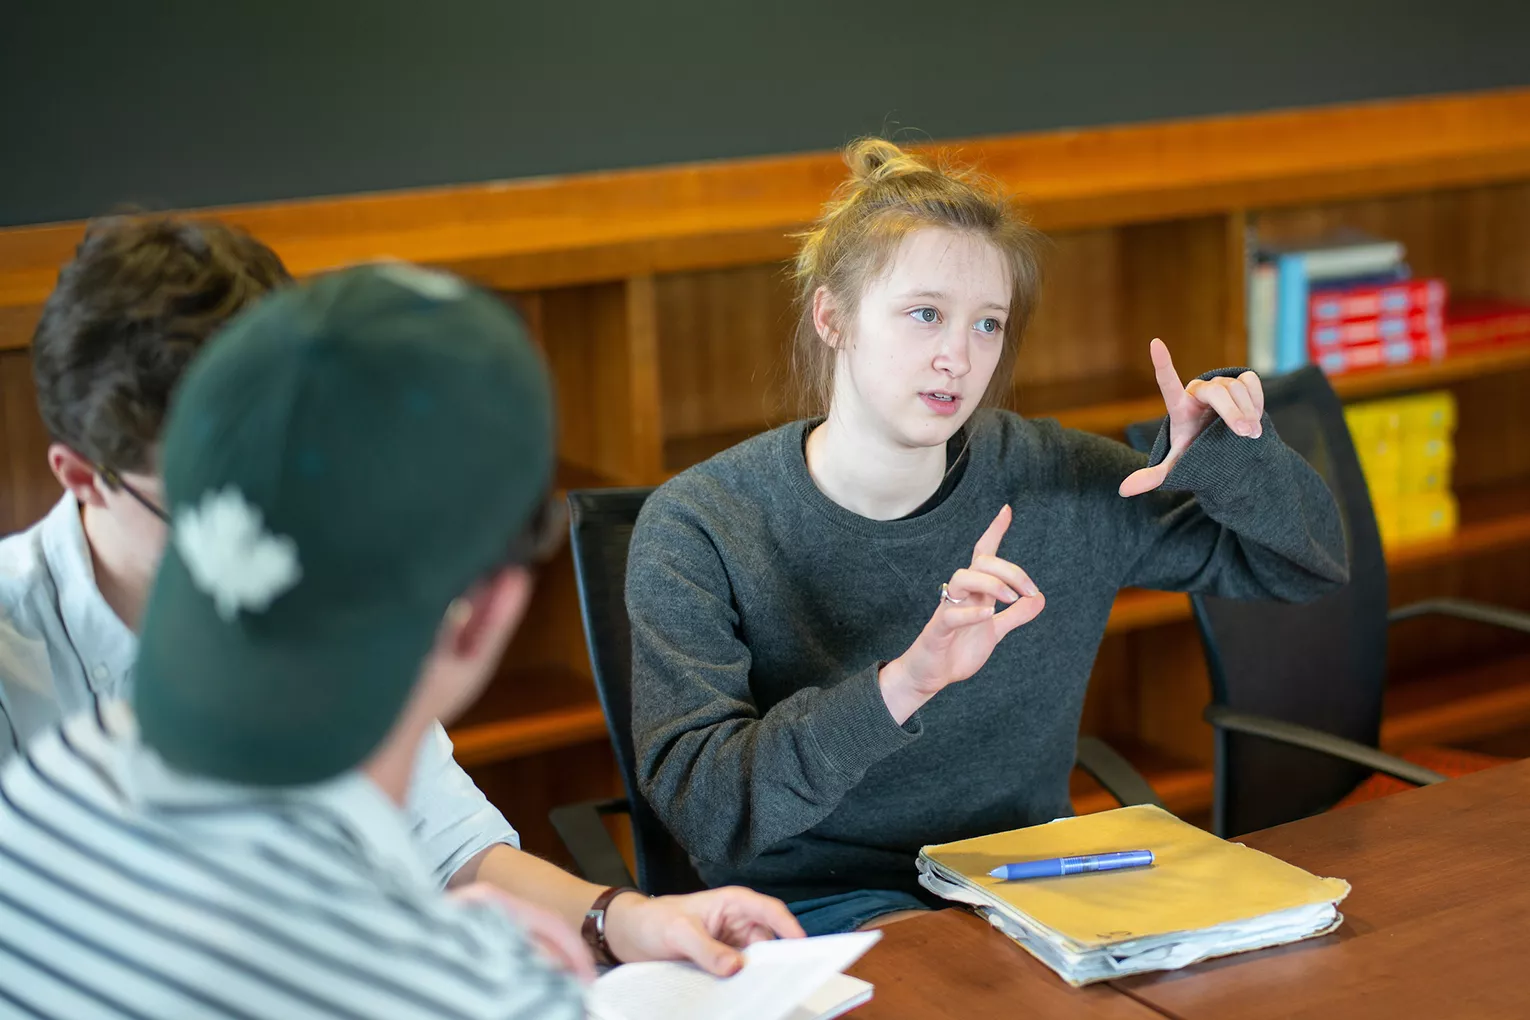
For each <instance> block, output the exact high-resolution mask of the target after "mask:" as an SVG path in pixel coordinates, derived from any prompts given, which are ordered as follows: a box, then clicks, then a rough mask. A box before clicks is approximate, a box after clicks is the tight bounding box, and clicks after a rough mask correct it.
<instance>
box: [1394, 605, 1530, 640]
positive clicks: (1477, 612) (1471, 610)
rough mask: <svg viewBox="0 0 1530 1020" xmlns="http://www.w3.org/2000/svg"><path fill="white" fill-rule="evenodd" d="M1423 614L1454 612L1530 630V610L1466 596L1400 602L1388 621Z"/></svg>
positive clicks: (1460, 616)
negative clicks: (1490, 603)
mask: <svg viewBox="0 0 1530 1020" xmlns="http://www.w3.org/2000/svg"><path fill="white" fill-rule="evenodd" d="M1420 616H1454V617H1455V618H1456V619H1458V620H1473V621H1475V622H1477V623H1490V624H1492V625H1493V626H1495V627H1505V628H1507V629H1509V630H1517V631H1519V632H1520V633H1521V634H1530V613H1522V612H1520V611H1518V610H1516V609H1505V608H1504V607H1503V606H1490V605H1487V604H1486V603H1484V602H1470V601H1468V600H1466V599H1425V600H1424V601H1422V602H1414V603H1411V604H1410V605H1406V606H1399V607H1398V608H1396V609H1394V610H1392V611H1391V612H1390V613H1388V614H1387V623H1389V624H1392V623H1399V622H1401V621H1403V620H1413V619H1417V618H1418V617H1420Z"/></svg>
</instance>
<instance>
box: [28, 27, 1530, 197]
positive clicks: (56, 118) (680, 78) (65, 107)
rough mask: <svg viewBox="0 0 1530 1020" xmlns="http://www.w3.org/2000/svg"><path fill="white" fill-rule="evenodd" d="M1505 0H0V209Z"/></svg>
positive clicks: (407, 157) (1513, 48)
mask: <svg viewBox="0 0 1530 1020" xmlns="http://www.w3.org/2000/svg"><path fill="white" fill-rule="evenodd" d="M1527 42H1530V2H1525V0H1498V2H1489V0H1453V2H1440V0H1427V2H1425V0H1388V2H1373V0H1349V2H1347V0H1328V2H1326V3H1317V2H1312V0H1274V2H1272V0H1260V2H1251V0H1163V2H1153V0H1047V2H1045V3H1038V2H1026V0H943V2H942V0H620V2H591V0H539V2H537V3H517V2H514V0H411V2H405V0H306V2H294V0H265V2H262V3H259V4H256V3H251V2H247V0H196V2H183V0H131V2H130V0H111V2H105V0H98V2H96V3H85V4H81V3H73V4H71V3H68V2H64V0H53V2H51V3H50V2H46V0H0V224H15V223H26V222H39V221H46V220H53V219H68V218H75V217H81V216H87V215H91V214H94V213H98V212H102V211H106V210H109V209H110V208H112V207H113V206H114V205H117V204H119V203H124V202H131V203H138V204H144V205H149V206H155V207H176V206H195V205H207V204H217V203H227V202H245V201H256V200H266V199H281V198H292V197H299V196H307V195H324V194H336V193H345V192H354V191H366V190H377V189H388V188H400V187H411V186H417V185H426V184H440V183H449V182H459V181H477V180H490V179H495V178H502V177H521V176H527V175H533V174H547V173H560V172H567V171H577V170H591V169H603V168H615V167H624V166H635V165H641V164H653V163H665V162H675V161H684V160H695V159H704V158H709V157H726V156H744V155H754V154H763V153H779V152H789V151H794V150H809V149H823V148H828V147H832V146H835V145H838V144H840V143H842V142H844V141H845V140H847V139H848V138H851V137H853V136H855V135H857V134H861V133H865V132H875V131H889V130H902V131H904V132H905V136H906V137H927V136H933V137H936V138H942V137H956V136H963V135H974V134H988V133H1003V132H1012V131H1025V130H1035V129H1040V128H1051V127H1060V126H1075V125H1078V126H1081V125H1091V124H1101V123H1109V122H1117V121H1134V120H1145V119H1155V118H1161V117H1172V116H1183V115H1195V114H1206V113H1215V112H1235V111H1247V110H1259V109H1268V108H1273V107H1283V106H1300V105H1308V104H1315V103H1326V102H1337V101H1346V100H1357V99H1368V98H1375V97H1382V96H1401V95H1413V94H1419V93H1428V92H1443V91H1453V90H1462V89H1476V88H1488V87H1497V86H1506V85H1526V84H1530V55H1527V54H1530V46H1527Z"/></svg>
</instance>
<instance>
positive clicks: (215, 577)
mask: <svg viewBox="0 0 1530 1020" xmlns="http://www.w3.org/2000/svg"><path fill="white" fill-rule="evenodd" d="M161 461H162V467H163V472H164V482H165V493H166V497H167V500H168V503H169V507H170V515H171V518H172V525H171V532H170V541H169V543H168V544H167V547H166V550H165V555H164V559H163V561H162V563H161V565H160V569H159V573H158V575H157V577H156V579H155V582H154V588H153V591H152V593H151V595H150V598H149V603H148V607H147V610H146V612H145V616H144V621H143V634H142V642H141V645H140V651H139V659H138V665H137V669H136V681H135V689H134V708H135V711H136V713H137V716H138V722H139V730H140V734H141V736H142V739H143V741H144V742H145V743H146V744H148V745H149V746H151V747H153V748H154V749H155V750H156V751H158V752H159V754H160V755H161V756H162V757H163V758H164V759H165V761H166V762H167V763H169V764H170V765H172V766H174V767H176V768H178V769H181V770H182V771H186V772H191V773H195V774H198V775H206V776H212V777H217V778H221V779H226V780H230V781H234V782H241V783H249V784H256V785H266V786H278V785H291V784H300V783H312V782H318V781H320V780H323V779H326V778H329V777H331V776H334V775H337V774H339V773H341V772H343V771H345V770H347V769H350V768H353V767H355V766H357V765H359V764H360V763H361V762H363V761H364V760H365V759H366V758H367V757H368V756H369V755H370V754H371V753H372V752H373V751H374V750H375V749H376V748H377V746H378V745H379V744H380V743H381V742H382V740H383V738H384V737H385V736H386V735H387V733H388V732H389V730H390V729H392V727H393V725H394V723H395V722H396V721H397V719H398V717H399V714H400V712H401V710H402V709H403V707H404V705H405V703H406V702H407V700H408V698H409V696H410V694H411V692H412V690H413V688H414V685H415V681H416V679H417V677H418V676H419V673H420V668H421V665H422V662H423V660H424V659H425V657H426V656H427V654H428V652H429V650H430V648H431V647H432V645H433V643H434V641H435V637H436V634H437V632H438V629H439V627H440V625H441V621H442V618H443V616H444V615H445V614H446V611H447V608H448V607H449V606H450V605H451V603H452V600H453V599H455V598H456V597H457V596H459V595H462V594H463V593H464V592H466V591H467V590H469V589H470V588H471V587H472V585H473V584H474V583H475V582H476V581H478V580H481V579H483V578H485V577H487V576H489V575H490V574H492V572H493V571H494V570H496V569H497V568H501V567H504V566H506V565H508V564H509V563H510V562H512V561H513V559H514V558H515V552H514V550H515V545H516V542H517V540H518V538H519V537H520V536H522V535H523V534H524V533H525V531H526V529H527V528H528V526H529V525H530V524H531V522H533V521H534V520H535V519H537V516H538V515H539V513H540V512H541V511H542V510H543V509H544V508H545V505H546V501H547V498H548V494H549V490H550V488H551V485H552V479H553V471H554V464H555V452H554V412H553V399H552V394H551V391H550V387H549V383H548V377H547V372H546V368H545V366H544V365H543V363H542V359H541V357H540V356H539V354H538V352H537V350H536V348H535V347H534V346H533V344H532V343H531V341H530V339H529V338H528V336H527V333H526V330H525V327H524V326H523V324H522V323H521V321H520V319H519V318H517V316H516V315H515V314H514V313H513V312H512V311H511V310H510V309H509V308H508V307H507V306H506V305H505V304H504V302H502V301H501V300H499V299H498V298H496V297H494V296H493V295H491V294H489V293H487V292H485V291H482V290H479V289H477V288H476V287H473V286H470V285H469V284H466V283H464V282H463V281H462V280H460V279H458V278H456V277H454V276H450V275H447V274H444V273H437V272H433V271H429V270H425V269H421V268H418V267H415V266H412V265H408V264H404V263H384V264H378V265H372V266H365V267H360V268H355V269H349V270H345V271H341V272H337V273H333V274H331V275H328V276H324V277H321V278H319V279H317V280H315V281H313V282H310V283H307V284H305V285H302V286H299V287H294V288H290V289H288V290H285V291H282V292H279V293H277V294H274V295H272V296H271V297H268V298H266V299H264V300H263V301H261V302H260V303H259V304H257V305H256V306H255V307H254V308H252V309H250V310H249V311H247V312H245V313H244V314H242V315H241V316H239V317H238V318H236V319H235V320H234V321H233V322H231V323H230V324H229V325H228V326H227V327H226V328H225V329H224V331H223V332H222V333H221V334H219V336H218V337H216V338H215V339H214V340H213V341H212V342H211V343H210V344H209V345H208V347H207V349H206V351H204V352H203V353H202V354H201V355H200V356H199V357H198V358H197V359H196V361H195V362H194V363H193V365H192V367H191V369H190V370H189V371H188V373H187V375H186V377H185V378H184V380H183V381H182V383H181V386H180V389H179V390H178V391H177V394H176V397H175V399H174V401H173V402H172V408H171V412H170V416H169V420H168V422H167V424H166V429H165V436H164V442H163V449H162V453H161Z"/></svg>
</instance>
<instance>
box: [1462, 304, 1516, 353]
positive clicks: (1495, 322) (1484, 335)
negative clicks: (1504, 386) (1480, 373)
mask: <svg viewBox="0 0 1530 1020" xmlns="http://www.w3.org/2000/svg"><path fill="white" fill-rule="evenodd" d="M1445 328H1446V330H1447V331H1448V332H1449V334H1450V349H1451V352H1452V353H1457V354H1459V353H1463V352H1466V351H1479V350H1484V349H1486V348H1490V347H1505V346H1509V345H1511V344H1523V343H1530V304H1527V303H1526V302H1523V301H1507V300H1504V299H1503V298H1494V297H1477V296H1471V297H1463V298H1458V299H1454V300H1452V301H1451V302H1450V310H1449V311H1448V312H1447V313H1446V316H1445Z"/></svg>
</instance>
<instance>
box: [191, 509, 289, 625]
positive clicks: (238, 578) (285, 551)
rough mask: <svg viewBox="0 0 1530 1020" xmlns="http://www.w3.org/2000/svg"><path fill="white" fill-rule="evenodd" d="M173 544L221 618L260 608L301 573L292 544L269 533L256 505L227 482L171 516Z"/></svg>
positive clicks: (284, 537)
mask: <svg viewBox="0 0 1530 1020" xmlns="http://www.w3.org/2000/svg"><path fill="white" fill-rule="evenodd" d="M175 548H176V551H177V552H179V553H180V554H181V560H182V562H184V563H185V564H186V570H187V571H188V572H189V573H190V574H191V580H192V583H193V584H195V585H196V586H197V587H198V588H199V589H201V590H202V591H204V592H206V593H207V594H208V595H210V596H212V600H213V605H214V607H215V608H216V609H217V611H218V615H219V616H220V617H222V618H223V619H224V620H233V619H234V617H235V616H237V615H238V614H239V611H240V610H241V609H243V610H250V611H254V612H262V611H264V610H265V609H266V608H267V607H268V606H270V605H271V603H272V602H273V601H274V600H275V599H276V597H277V596H278V595H281V594H282V593H283V592H286V591H288V590H290V589H291V588H292V587H293V586H294V585H295V584H297V583H298V579H299V578H301V577H302V576H303V570H302V568H301V567H300V566H299V565H298V555H297V543H296V542H294V541H293V540H292V539H291V538H289V537H287V536H285V535H273V534H271V533H270V532H268V531H267V530H266V528H265V521H264V519H263V518H262V516H261V513H260V509H259V508H258V507H255V506H252V505H251V504H250V503H249V501H248V500H246V499H245V498H244V494H243V493H241V492H240V491H239V490H238V489H237V488H235V487H234V486H232V485H230V486H227V487H226V488H224V489H223V490H222V491H221V492H211V491H209V492H207V493H204V494H203V496H202V502H201V503H200V504H199V505H198V506H194V507H192V508H190V509H188V510H183V511H181V512H180V513H178V514H176V515H175Z"/></svg>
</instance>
